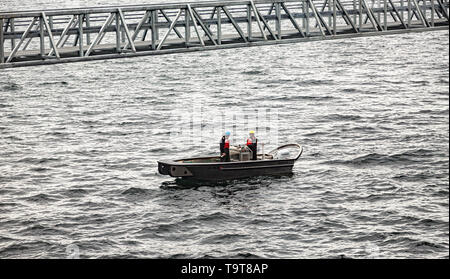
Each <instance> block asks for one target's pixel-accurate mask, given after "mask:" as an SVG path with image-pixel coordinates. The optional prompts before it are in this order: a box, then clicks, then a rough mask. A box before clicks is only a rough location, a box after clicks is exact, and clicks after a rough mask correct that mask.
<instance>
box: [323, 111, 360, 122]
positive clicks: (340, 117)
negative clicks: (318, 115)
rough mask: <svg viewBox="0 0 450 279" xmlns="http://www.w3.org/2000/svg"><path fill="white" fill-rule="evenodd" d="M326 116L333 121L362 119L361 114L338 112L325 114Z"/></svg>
mask: <svg viewBox="0 0 450 279" xmlns="http://www.w3.org/2000/svg"><path fill="white" fill-rule="evenodd" d="M324 118H325V119H326V120H331V121H356V120H360V119H362V117H361V116H359V115H354V114H337V113H333V114H328V115H325V116H324Z"/></svg>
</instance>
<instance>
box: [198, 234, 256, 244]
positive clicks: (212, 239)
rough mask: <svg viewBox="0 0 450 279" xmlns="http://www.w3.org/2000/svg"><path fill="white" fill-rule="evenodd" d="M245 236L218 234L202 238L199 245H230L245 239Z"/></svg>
mask: <svg viewBox="0 0 450 279" xmlns="http://www.w3.org/2000/svg"><path fill="white" fill-rule="evenodd" d="M247 237H248V236H247V235H243V234H231V233H228V234H218V235H213V236H209V237H206V238H204V239H203V240H202V241H201V243H202V244H224V243H232V242H235V241H239V240H241V239H243V238H247Z"/></svg>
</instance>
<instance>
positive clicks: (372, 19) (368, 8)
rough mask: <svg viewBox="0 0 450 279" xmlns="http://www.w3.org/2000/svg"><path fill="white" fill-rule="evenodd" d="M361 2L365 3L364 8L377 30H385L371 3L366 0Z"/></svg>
mask: <svg viewBox="0 0 450 279" xmlns="http://www.w3.org/2000/svg"><path fill="white" fill-rule="evenodd" d="M361 3H362V4H363V7H364V9H365V10H366V13H367V18H368V19H369V20H370V22H371V23H372V26H373V28H374V29H375V30H377V31H383V27H382V26H381V24H380V23H379V22H378V20H377V19H376V17H375V16H374V13H373V11H372V9H371V8H370V7H369V5H368V4H367V2H366V0H362V1H361ZM378 28H380V29H378Z"/></svg>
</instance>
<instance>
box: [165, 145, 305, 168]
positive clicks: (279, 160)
mask: <svg viewBox="0 0 450 279" xmlns="http://www.w3.org/2000/svg"><path fill="white" fill-rule="evenodd" d="M288 146H296V147H298V148H299V152H298V154H297V156H296V158H288V159H269V160H248V161H234V162H210V163H184V162H180V161H188V160H202V159H214V158H215V159H218V158H220V157H219V156H210V157H196V158H186V159H178V160H168V161H157V162H158V164H166V165H171V166H192V167H195V166H214V165H237V164H263V163H264V162H283V161H284V162H286V161H293V163H292V164H295V162H296V161H297V160H298V159H299V158H300V156H301V155H302V154H303V146H301V145H300V144H296V143H294V144H286V145H282V146H280V147H278V148H276V149H274V150H272V151H271V152H273V151H275V150H280V149H282V148H284V147H288ZM271 152H269V153H267V154H264V155H265V156H270V153H271ZM258 155H262V154H258ZM274 166H276V165H274Z"/></svg>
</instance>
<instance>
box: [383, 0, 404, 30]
mask: <svg viewBox="0 0 450 279" xmlns="http://www.w3.org/2000/svg"><path fill="white" fill-rule="evenodd" d="M388 1H389V4H390V5H391V7H392V9H393V10H394V12H395V14H396V15H397V18H398V20H400V23H401V24H402V25H403V27H404V28H405V29H406V28H408V26H406V24H405V21H404V20H403V19H402V17H401V16H400V12H399V11H398V9H397V7H395V5H394V3H393V2H392V0H388Z"/></svg>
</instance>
